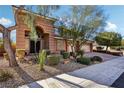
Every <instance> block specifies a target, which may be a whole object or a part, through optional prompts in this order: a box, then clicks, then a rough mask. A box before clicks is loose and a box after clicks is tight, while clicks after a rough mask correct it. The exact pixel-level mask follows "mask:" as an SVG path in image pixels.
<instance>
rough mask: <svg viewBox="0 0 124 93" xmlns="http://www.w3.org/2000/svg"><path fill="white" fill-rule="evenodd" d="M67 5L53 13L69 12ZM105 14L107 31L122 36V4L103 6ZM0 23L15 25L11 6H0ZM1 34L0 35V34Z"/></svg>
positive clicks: (13, 35)
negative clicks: (106, 16)
mask: <svg viewBox="0 0 124 93" xmlns="http://www.w3.org/2000/svg"><path fill="white" fill-rule="evenodd" d="M68 9H69V7H68V6H61V8H60V10H59V11H57V12H56V13H55V15H56V16H61V15H64V14H65V13H69V11H68ZM103 9H104V12H105V14H107V15H108V16H109V17H108V19H107V21H106V23H107V26H106V27H105V28H106V30H108V31H115V32H118V33H121V35H122V36H124V18H123V17H124V6H117V5H116V6H114V5H112V6H107V5H105V6H103ZM0 23H2V24H3V25H4V26H6V27H9V26H11V25H15V19H14V15H13V10H12V7H11V6H6V5H4V6H0ZM0 36H1V35H0ZM11 39H12V40H13V41H16V31H12V33H11Z"/></svg>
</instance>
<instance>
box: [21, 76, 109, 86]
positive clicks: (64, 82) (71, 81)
mask: <svg viewBox="0 0 124 93" xmlns="http://www.w3.org/2000/svg"><path fill="white" fill-rule="evenodd" d="M107 87H108V86H104V85H101V84H97V83H95V82H93V81H91V80H87V79H83V78H78V77H75V76H71V75H68V74H61V75H58V76H56V77H52V78H48V79H44V80H40V81H36V82H33V83H30V84H27V85H23V86H20V87H19V88H107Z"/></svg>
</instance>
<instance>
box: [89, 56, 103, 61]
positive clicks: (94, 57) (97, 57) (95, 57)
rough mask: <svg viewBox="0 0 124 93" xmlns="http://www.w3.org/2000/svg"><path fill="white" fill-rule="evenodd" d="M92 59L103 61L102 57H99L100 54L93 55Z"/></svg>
mask: <svg viewBox="0 0 124 93" xmlns="http://www.w3.org/2000/svg"><path fill="white" fill-rule="evenodd" d="M91 61H99V62H102V61H103V59H102V58H101V57H99V56H93V57H91Z"/></svg>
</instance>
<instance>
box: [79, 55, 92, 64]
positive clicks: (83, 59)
mask: <svg viewBox="0 0 124 93" xmlns="http://www.w3.org/2000/svg"><path fill="white" fill-rule="evenodd" d="M77 62H78V63H80V64H85V65H90V64H91V60H90V58H88V57H80V58H77Z"/></svg>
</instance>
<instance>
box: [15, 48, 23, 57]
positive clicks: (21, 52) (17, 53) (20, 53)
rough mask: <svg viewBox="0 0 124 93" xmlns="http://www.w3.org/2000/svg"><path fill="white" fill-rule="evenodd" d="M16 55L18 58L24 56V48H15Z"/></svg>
mask: <svg viewBox="0 0 124 93" xmlns="http://www.w3.org/2000/svg"><path fill="white" fill-rule="evenodd" d="M16 56H17V57H18V58H20V59H22V58H24V57H25V49H17V50H16Z"/></svg>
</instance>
